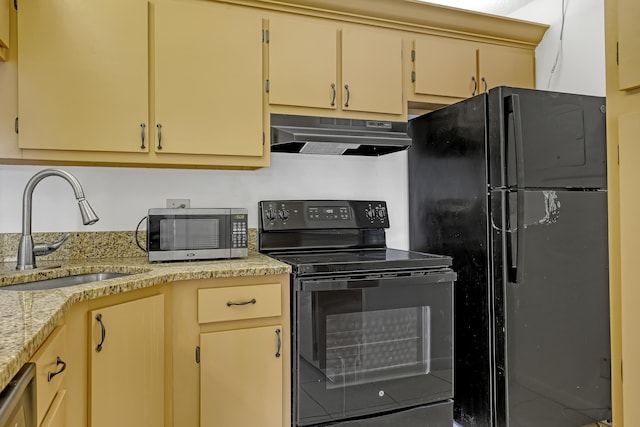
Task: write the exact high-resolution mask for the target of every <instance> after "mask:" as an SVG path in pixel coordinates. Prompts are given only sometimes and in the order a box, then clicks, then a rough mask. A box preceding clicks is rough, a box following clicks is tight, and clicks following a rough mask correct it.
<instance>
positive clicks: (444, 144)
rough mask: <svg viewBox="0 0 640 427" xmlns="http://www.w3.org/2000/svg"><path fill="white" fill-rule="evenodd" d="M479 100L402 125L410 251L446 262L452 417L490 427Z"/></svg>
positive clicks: (485, 220)
mask: <svg viewBox="0 0 640 427" xmlns="http://www.w3.org/2000/svg"><path fill="white" fill-rule="evenodd" d="M485 105H486V95H479V96H476V97H473V98H470V99H467V100H464V101H461V102H458V103H456V104H453V105H450V106H448V107H446V108H442V109H440V110H436V111H433V112H431V113H428V114H426V115H424V116H421V117H418V118H415V119H413V120H411V121H410V122H409V133H410V135H411V136H412V138H413V143H412V148H411V150H409V153H408V158H409V163H408V169H409V218H410V220H409V229H410V232H409V236H410V247H411V249H412V250H416V251H421V252H430V253H437V254H446V255H450V256H452V258H453V265H452V268H453V269H454V270H455V272H456V273H457V274H458V280H457V282H456V284H455V291H454V294H455V300H454V304H455V313H456V315H455V322H454V340H455V346H454V347H455V368H454V371H455V375H454V389H455V394H454V414H455V419H456V421H458V422H459V423H462V425H464V426H474V427H476V426H477V427H489V426H491V425H492V424H491V417H492V413H491V408H492V407H493V404H492V392H491V389H492V387H491V359H490V351H491V350H490V349H491V342H490V337H491V334H490V332H489V328H490V314H489V307H490V304H489V301H490V296H489V289H490V288H489V285H488V282H489V280H490V278H489V262H490V256H489V250H490V249H489V248H488V232H489V228H488V206H487V200H488V197H487V168H486V128H485V120H486V109H485Z"/></svg>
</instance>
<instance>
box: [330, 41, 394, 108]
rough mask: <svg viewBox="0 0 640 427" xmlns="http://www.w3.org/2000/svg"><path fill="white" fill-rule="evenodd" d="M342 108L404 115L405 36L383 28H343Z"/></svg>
mask: <svg viewBox="0 0 640 427" xmlns="http://www.w3.org/2000/svg"><path fill="white" fill-rule="evenodd" d="M342 90H343V98H342V108H343V109H345V110H353V111H367V112H372V113H388V114H402V111H403V108H402V39H401V37H400V36H399V35H396V34H393V33H390V32H385V31H383V30H377V31H372V30H363V29H360V28H357V29H356V28H345V29H343V30H342Z"/></svg>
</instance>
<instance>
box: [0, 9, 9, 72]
mask: <svg viewBox="0 0 640 427" xmlns="http://www.w3.org/2000/svg"><path fill="white" fill-rule="evenodd" d="M11 3H12V1H11V0H0V61H5V60H6V59H7V49H8V48H9V8H10V7H11Z"/></svg>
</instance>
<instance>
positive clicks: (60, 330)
mask: <svg viewBox="0 0 640 427" xmlns="http://www.w3.org/2000/svg"><path fill="white" fill-rule="evenodd" d="M67 360H68V357H67V329H66V326H64V325H62V326H58V327H56V328H55V329H54V330H53V332H52V333H51V335H49V338H47V340H46V341H45V342H44V344H43V345H42V346H41V347H40V349H39V350H38V351H37V352H36V354H35V355H34V356H33V357H32V359H31V361H32V362H34V363H35V364H36V394H37V399H38V400H37V402H38V403H37V413H38V417H37V418H38V425H40V423H41V422H42V420H43V418H44V416H45V414H46V413H47V411H48V410H49V406H51V402H52V401H53V399H54V397H55V396H56V394H57V393H58V390H59V389H60V385H61V384H62V381H63V380H64V377H65V375H66V364H65V362H66V361H67Z"/></svg>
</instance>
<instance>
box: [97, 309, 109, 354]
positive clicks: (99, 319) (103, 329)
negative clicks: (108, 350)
mask: <svg viewBox="0 0 640 427" xmlns="http://www.w3.org/2000/svg"><path fill="white" fill-rule="evenodd" d="M96 320H97V321H98V323H100V329H101V330H102V338H101V339H100V343H99V344H98V345H97V346H96V351H97V352H98V353H100V352H101V351H102V346H103V344H104V339H105V337H106V336H107V330H106V329H105V327H104V323H102V314H100V313H98V314H96Z"/></svg>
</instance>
